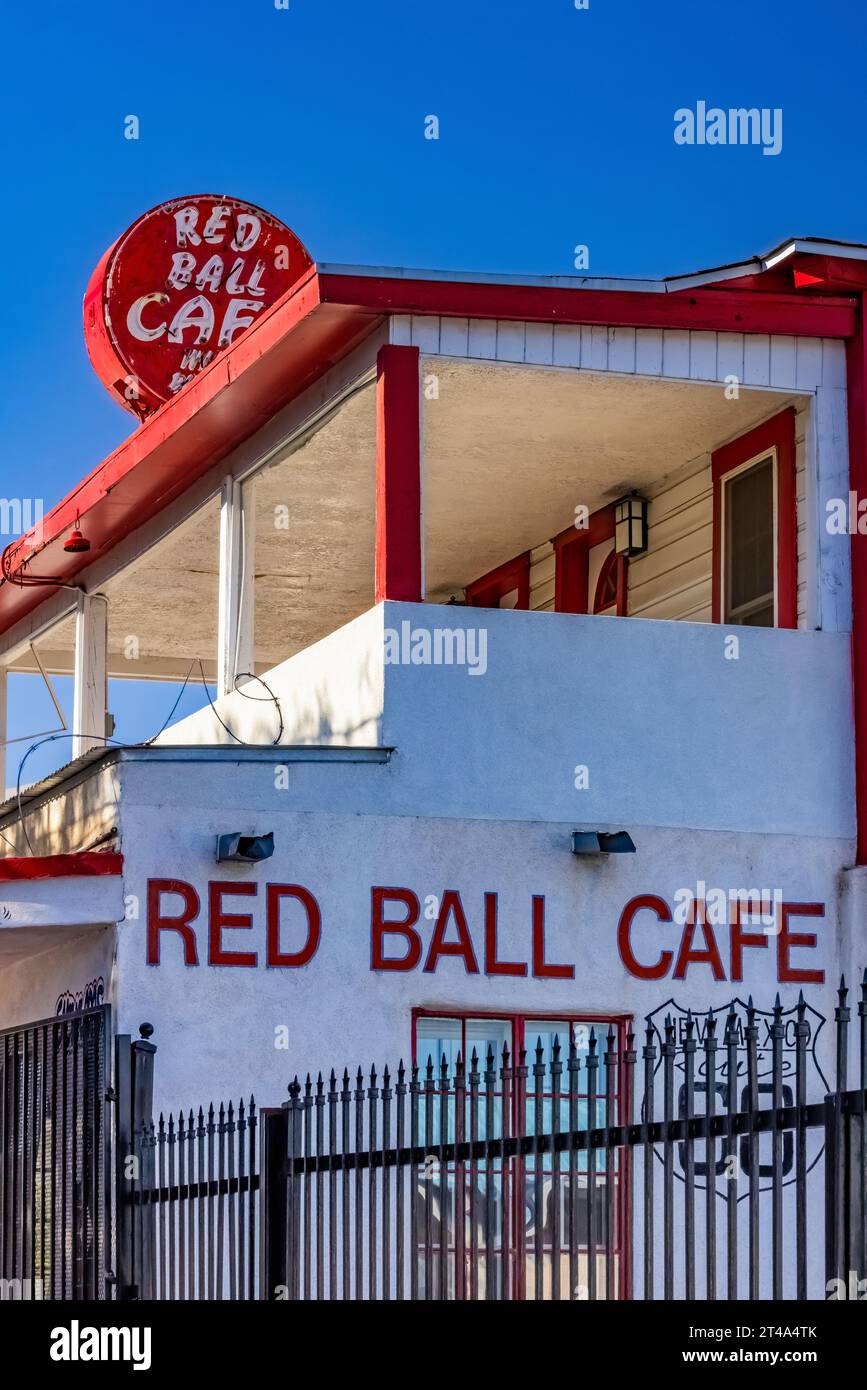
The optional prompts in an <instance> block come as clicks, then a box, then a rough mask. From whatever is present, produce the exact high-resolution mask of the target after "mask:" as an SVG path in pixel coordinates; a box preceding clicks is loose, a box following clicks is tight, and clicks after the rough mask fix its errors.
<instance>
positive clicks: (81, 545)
mask: <svg viewBox="0 0 867 1390" xmlns="http://www.w3.org/2000/svg"><path fill="white" fill-rule="evenodd" d="M63 549H64V550H65V551H67V552H68V553H69V554H70V555H80V554H81V553H82V552H83V551H85V550H89V549H90V541H89V540H88V539H87V536H85V535H84V533H83V531H82V530H81V527H80V526H79V519H78V517H76V518H75V525H74V526H73V528H72V530H71V531H70V533H69V535H68V536H67V537H66V540H65V541H64V542H63Z"/></svg>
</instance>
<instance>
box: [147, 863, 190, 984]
mask: <svg viewBox="0 0 867 1390" xmlns="http://www.w3.org/2000/svg"><path fill="white" fill-rule="evenodd" d="M163 893H175V894H177V896H178V897H181V898H183V900H184V906H183V910H182V911H181V913H180V914H179V915H178V916H175V917H171V916H166V915H164V914H163V911H162V905H161V898H162V895H163ZM147 910H148V955H147V960H148V965H159V963H160V932H162V931H174V932H177V933H178V935H179V936H180V938H181V940H182V941H183V943H184V965H198V963H199V953H198V950H197V948H196V933H195V932H194V931H193V929H192V927H191V926H190V923H191V922H192V921H193V919H194V918H195V917H198V915H199V895H198V893H197V892H196V890H195V888H194V887H193V885H192V884H191V883H184V881H183V879H180V878H151V879H149V880H148V909H147Z"/></svg>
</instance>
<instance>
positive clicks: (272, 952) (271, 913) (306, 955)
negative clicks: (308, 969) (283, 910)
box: [266, 883, 322, 970]
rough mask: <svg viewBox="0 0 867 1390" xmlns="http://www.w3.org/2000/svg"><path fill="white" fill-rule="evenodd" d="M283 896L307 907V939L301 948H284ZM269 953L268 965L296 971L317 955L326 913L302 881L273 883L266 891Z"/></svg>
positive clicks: (305, 910) (305, 908)
mask: <svg viewBox="0 0 867 1390" xmlns="http://www.w3.org/2000/svg"><path fill="white" fill-rule="evenodd" d="M283 898H295V899H296V900H297V901H298V902H299V903H300V904H301V906H302V907H303V908H304V912H305V915H306V917H307V939H306V940H305V942H304V945H303V946H302V947H301V948H300V949H299V950H297V951H281V950H280V903H281V901H282V900H283ZM266 904H267V909H266V910H267V926H268V954H267V957H266V961H267V964H268V965H269V966H271V967H275V968H276V967H282V968H283V969H290V970H295V969H297V968H298V966H300V965H306V964H307V962H308V961H310V960H312V959H313V957H314V956H315V954H316V948H317V946H318V945H319V938H320V936H321V935H322V913H321V912H320V911H319V904H318V902H317V901H316V899H315V898H314V896H313V894H312V893H311V892H310V891H309V890H308V889H307V888H302V887H301V884H300V883H269V884H268V885H267V893H266Z"/></svg>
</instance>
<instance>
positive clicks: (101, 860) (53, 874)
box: [0, 850, 123, 883]
mask: <svg viewBox="0 0 867 1390" xmlns="http://www.w3.org/2000/svg"><path fill="white" fill-rule="evenodd" d="M122 872H123V855H122V854H119V853H117V852H116V851H115V850H82V851H81V852H80V853H78V854H41V855H40V854H35V855H32V856H30V855H28V856H24V857H22V858H14V857H13V858H9V859H0V882H4V883H11V882H15V881H21V880H23V879H41V878H107V877H111V876H116V875H117V874H120V873H122Z"/></svg>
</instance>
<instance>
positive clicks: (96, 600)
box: [72, 594, 108, 758]
mask: <svg viewBox="0 0 867 1390" xmlns="http://www.w3.org/2000/svg"><path fill="white" fill-rule="evenodd" d="M107 632H108V603H107V601H106V599H105V598H104V596H103V595H102V594H79V595H78V606H77V609H76V614H75V685H74V694H73V705H72V732H73V735H74V737H73V740H72V756H73V757H74V758H79V757H81V755H82V753H88V752H89V751H90V750H91V749H92V748H104V747H105V722H106V721H105V716H106V711H107V707H108V701H107V694H108V690H107V679H106V646H107Z"/></svg>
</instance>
